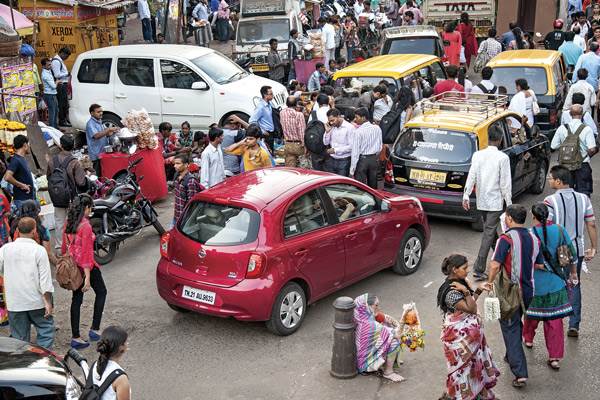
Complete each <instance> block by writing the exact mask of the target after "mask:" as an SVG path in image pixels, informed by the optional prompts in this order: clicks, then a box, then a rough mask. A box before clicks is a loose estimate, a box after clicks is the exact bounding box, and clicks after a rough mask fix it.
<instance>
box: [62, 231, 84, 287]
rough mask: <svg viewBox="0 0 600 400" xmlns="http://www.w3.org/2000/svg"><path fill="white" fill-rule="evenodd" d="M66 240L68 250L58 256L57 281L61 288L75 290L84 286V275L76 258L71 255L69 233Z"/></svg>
mask: <svg viewBox="0 0 600 400" xmlns="http://www.w3.org/2000/svg"><path fill="white" fill-rule="evenodd" d="M65 240H66V241H67V251H66V252H65V254H63V255H61V256H59V257H58V258H57V261H56V281H57V282H58V284H59V285H60V287H61V288H63V289H67V290H71V291H75V290H77V289H79V288H80V287H81V286H83V276H82V275H81V270H80V269H79V268H78V267H77V264H76V263H75V260H73V257H71V243H70V241H69V237H68V236H67V235H65Z"/></svg>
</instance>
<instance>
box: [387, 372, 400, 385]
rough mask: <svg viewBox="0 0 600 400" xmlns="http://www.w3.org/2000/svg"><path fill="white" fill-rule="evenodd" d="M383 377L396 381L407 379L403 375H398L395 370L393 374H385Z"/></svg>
mask: <svg viewBox="0 0 600 400" xmlns="http://www.w3.org/2000/svg"><path fill="white" fill-rule="evenodd" d="M383 377H384V378H385V379H388V380H390V381H392V382H395V383H399V382H404V381H405V380H406V379H405V378H404V377H403V376H402V375H398V374H397V373H395V372H392V373H391V374H383Z"/></svg>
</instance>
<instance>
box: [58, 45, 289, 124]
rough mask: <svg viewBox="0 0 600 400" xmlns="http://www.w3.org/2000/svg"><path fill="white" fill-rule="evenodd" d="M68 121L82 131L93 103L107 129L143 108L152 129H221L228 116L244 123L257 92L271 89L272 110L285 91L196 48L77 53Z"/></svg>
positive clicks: (156, 47) (280, 102) (281, 101)
mask: <svg viewBox="0 0 600 400" xmlns="http://www.w3.org/2000/svg"><path fill="white" fill-rule="evenodd" d="M71 85H72V88H73V96H72V99H71V100H70V103H69V104H70V109H69V117H70V120H71V123H72V124H73V127H74V128H76V129H81V130H85V125H86V123H87V121H88V120H89V119H90V113H89V107H90V105H91V104H93V103H97V104H100V105H101V106H102V108H103V109H104V116H103V118H102V119H103V121H104V123H105V125H107V126H121V119H122V118H123V117H125V115H126V114H127V112H128V111H129V110H131V109H140V108H142V107H143V108H145V109H146V111H148V113H149V114H150V117H151V118H152V122H153V123H154V126H155V127H158V125H159V124H160V123H161V122H163V121H167V122H170V123H171V124H172V125H173V126H174V127H175V128H177V127H179V125H180V124H181V123H182V122H184V121H188V122H189V123H190V124H191V125H192V129H206V128H207V127H208V126H209V125H211V124H212V123H215V122H216V123H219V124H222V123H223V122H224V121H225V120H226V118H228V117H229V116H230V115H232V114H238V115H239V116H241V117H242V118H245V119H247V118H248V117H249V116H250V115H252V113H253V111H254V108H255V105H256V104H258V101H259V100H260V88H261V87H262V86H265V85H266V86H271V87H272V88H273V94H274V99H273V105H274V106H277V107H279V106H282V105H283V104H284V103H285V99H286V96H287V91H286V89H285V87H284V86H283V85H281V84H279V83H277V82H274V81H272V80H269V79H266V78H262V77H260V76H256V75H253V74H251V73H248V72H246V71H245V70H243V69H242V68H240V67H239V66H238V65H237V64H236V63H234V62H233V61H231V60H230V59H229V58H227V57H226V56H224V55H223V54H221V53H219V52H217V51H215V50H212V49H208V48H205V47H199V46H184V45H170V44H140V45H128V46H112V47H104V48H101V49H97V50H91V51H86V52H85V53H82V54H80V55H79V56H78V57H77V60H76V61H75V64H74V65H73V71H72V80H71Z"/></svg>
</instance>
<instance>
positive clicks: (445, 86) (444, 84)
mask: <svg viewBox="0 0 600 400" xmlns="http://www.w3.org/2000/svg"><path fill="white" fill-rule="evenodd" d="M453 90H454V91H456V92H464V91H465V88H464V87H463V86H462V85H461V84H460V83H458V82H456V81H455V80H454V79H444V80H442V81H439V82H438V83H436V84H435V86H434V87H433V94H434V95H438V94H440V93H445V92H450V91H453Z"/></svg>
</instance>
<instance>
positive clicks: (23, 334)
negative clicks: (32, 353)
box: [8, 308, 54, 349]
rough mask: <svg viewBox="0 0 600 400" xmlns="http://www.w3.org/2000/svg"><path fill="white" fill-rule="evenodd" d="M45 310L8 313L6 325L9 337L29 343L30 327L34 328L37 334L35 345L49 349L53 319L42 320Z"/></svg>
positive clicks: (52, 334)
mask: <svg viewBox="0 0 600 400" xmlns="http://www.w3.org/2000/svg"><path fill="white" fill-rule="evenodd" d="M45 313H46V310H45V309H43V308H40V309H39V310H30V311H9V312H8V323H9V324H10V336H11V337H13V338H15V339H19V340H23V341H24V342H31V325H33V326H35V330H36V332H37V338H36V343H37V345H38V346H42V347H44V348H46V349H51V348H52V345H53V344H54V318H52V316H50V317H49V318H44V314H45Z"/></svg>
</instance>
